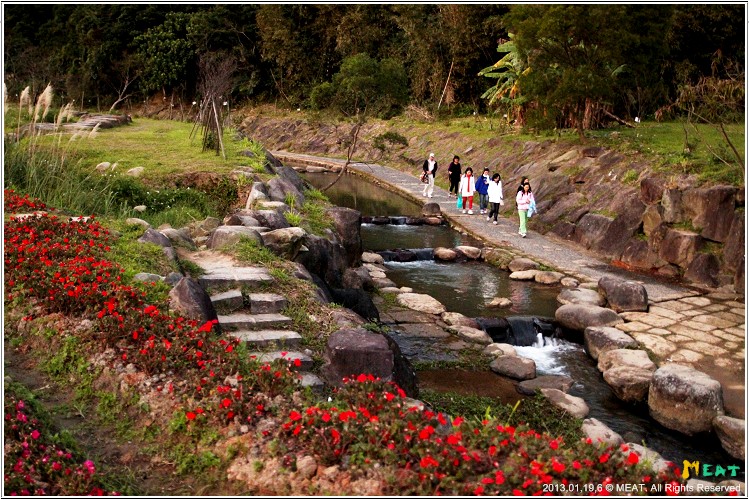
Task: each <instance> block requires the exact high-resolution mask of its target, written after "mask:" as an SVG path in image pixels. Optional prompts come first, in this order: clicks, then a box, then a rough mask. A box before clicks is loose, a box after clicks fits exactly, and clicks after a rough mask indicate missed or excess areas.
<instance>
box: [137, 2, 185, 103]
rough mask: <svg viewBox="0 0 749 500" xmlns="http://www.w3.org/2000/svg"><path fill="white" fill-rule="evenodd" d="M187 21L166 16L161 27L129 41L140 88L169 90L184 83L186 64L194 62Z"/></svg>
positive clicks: (173, 16) (180, 16) (155, 27)
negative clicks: (140, 70) (134, 52)
mask: <svg viewBox="0 0 749 500" xmlns="http://www.w3.org/2000/svg"><path fill="white" fill-rule="evenodd" d="M189 20H190V17H189V15H187V14H183V13H169V14H167V16H166V19H165V20H164V23H163V24H161V25H159V26H154V27H153V28H150V29H149V30H147V31H146V32H145V33H143V34H142V35H139V36H137V37H135V39H134V40H133V43H134V44H135V46H136V47H137V53H138V56H139V57H140V58H141V61H142V66H143V68H144V73H143V83H142V85H143V88H144V90H145V91H146V92H152V91H156V90H161V89H163V88H169V87H172V86H173V85H176V84H178V83H180V82H183V81H184V80H186V77H187V69H188V67H189V63H190V62H191V61H192V60H193V59H194V52H193V47H192V45H191V43H190V40H189V39H188V37H187V24H188V22H189Z"/></svg>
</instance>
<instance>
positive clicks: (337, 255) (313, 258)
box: [294, 234, 392, 288]
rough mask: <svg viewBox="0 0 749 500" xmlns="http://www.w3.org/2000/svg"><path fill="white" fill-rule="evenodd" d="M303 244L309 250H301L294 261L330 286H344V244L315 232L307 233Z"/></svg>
mask: <svg viewBox="0 0 749 500" xmlns="http://www.w3.org/2000/svg"><path fill="white" fill-rule="evenodd" d="M303 244H304V246H305V247H306V248H307V251H300V252H299V253H298V254H297V256H296V257H295V258H294V261H295V262H298V263H299V264H302V265H303V266H304V267H305V268H307V270H308V271H309V272H310V273H313V274H316V275H317V276H319V277H320V278H322V279H323V280H325V281H326V282H327V283H328V284H329V285H330V286H332V287H335V288H342V285H343V276H344V273H345V272H346V268H347V262H348V259H347V256H346V250H345V249H344V248H343V245H341V244H340V243H334V242H332V241H330V240H328V239H326V238H322V237H320V236H317V235H314V234H308V235H306V236H305V237H304V241H303ZM376 283H377V282H376V281H375V284H376ZM391 283H392V282H391ZM388 286H389V285H388Z"/></svg>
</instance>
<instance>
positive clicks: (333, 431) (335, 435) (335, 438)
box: [330, 429, 341, 444]
mask: <svg viewBox="0 0 749 500" xmlns="http://www.w3.org/2000/svg"><path fill="white" fill-rule="evenodd" d="M330 435H331V436H333V444H338V442H339V441H340V440H341V433H340V432H338V431H337V430H336V429H330Z"/></svg>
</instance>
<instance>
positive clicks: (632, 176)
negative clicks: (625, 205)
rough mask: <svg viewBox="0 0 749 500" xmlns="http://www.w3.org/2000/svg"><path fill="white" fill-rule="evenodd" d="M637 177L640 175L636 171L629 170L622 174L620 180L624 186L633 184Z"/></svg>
mask: <svg viewBox="0 0 749 500" xmlns="http://www.w3.org/2000/svg"><path fill="white" fill-rule="evenodd" d="M639 177H640V173H639V172H638V171H637V170H635V169H633V168H630V169H629V170H627V171H626V172H624V175H622V179H621V180H622V182H623V183H624V184H634V183H635V182H636V181H637V179H638V178H639Z"/></svg>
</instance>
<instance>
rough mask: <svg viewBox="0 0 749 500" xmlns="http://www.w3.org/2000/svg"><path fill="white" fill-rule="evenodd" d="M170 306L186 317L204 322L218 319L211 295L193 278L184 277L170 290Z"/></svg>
mask: <svg viewBox="0 0 749 500" xmlns="http://www.w3.org/2000/svg"><path fill="white" fill-rule="evenodd" d="M169 307H170V309H172V310H174V311H178V312H179V313H180V314H181V315H182V316H185V317H186V318H190V319H196V320H198V321H202V322H205V321H211V320H214V319H218V315H217V314H216V309H215V308H214V307H213V302H211V297H210V296H209V295H208V294H207V293H206V291H205V290H204V289H203V287H202V286H200V284H199V283H198V282H197V281H195V280H194V279H192V278H182V279H181V280H179V282H178V283H177V285H176V286H175V287H174V288H172V289H171V290H170V291H169Z"/></svg>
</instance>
